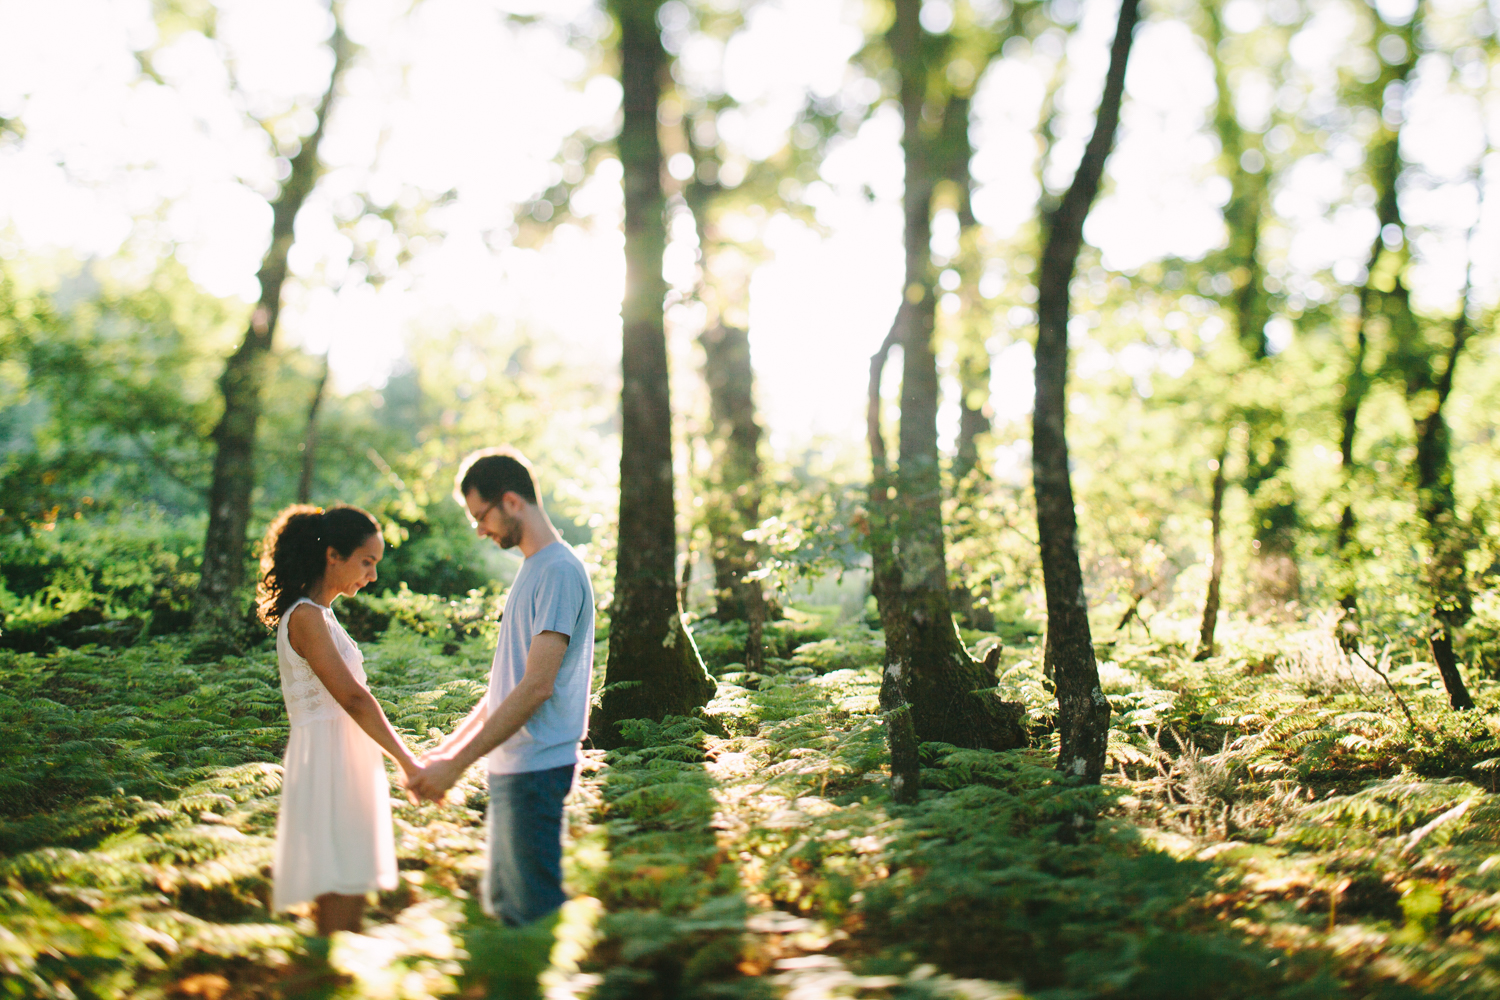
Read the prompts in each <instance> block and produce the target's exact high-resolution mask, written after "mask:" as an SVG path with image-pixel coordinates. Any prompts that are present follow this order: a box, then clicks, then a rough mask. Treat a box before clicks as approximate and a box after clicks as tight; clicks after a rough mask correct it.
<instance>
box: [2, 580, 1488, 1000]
mask: <svg viewBox="0 0 1500 1000" xmlns="http://www.w3.org/2000/svg"><path fill="white" fill-rule="evenodd" d="M487 600H488V598H484V597H483V595H476V596H475V597H473V598H471V599H470V601H469V602H467V603H466V602H462V601H461V602H439V601H431V600H427V601H423V600H418V599H416V598H415V597H414V596H411V595H406V596H399V597H398V598H395V599H392V600H388V601H387V602H386V603H385V604H379V603H374V602H371V603H370V605H369V607H367V608H362V609H361V611H362V612H363V611H368V612H370V613H371V615H372V616H374V615H386V616H388V617H386V618H385V619H384V620H383V621H382V620H380V619H379V618H378V617H372V618H371V619H369V621H367V622H366V623H365V624H366V625H368V626H369V627H370V629H371V633H370V634H371V635H372V636H373V637H372V638H370V639H368V640H367V641H366V642H365V645H364V648H365V650H366V654H367V659H366V664H367V668H368V670H369V673H370V677H371V682H372V687H373V689H374V690H375V692H376V693H377V695H378V696H379V697H380V698H381V699H382V702H383V703H384V704H385V706H386V709H387V712H388V713H389V714H390V716H391V718H392V721H393V722H394V723H395V724H396V725H397V726H398V727H399V728H401V729H402V730H403V731H404V732H405V733H406V734H407V735H408V738H409V739H411V740H412V741H413V742H414V743H416V744H418V745H422V744H424V743H425V742H426V741H429V740H431V739H432V738H433V737H434V736H435V735H437V734H438V733H440V732H441V731H443V730H445V729H446V728H447V727H449V726H451V725H452V724H453V723H454V722H455V721H456V720H457V718H458V717H459V716H460V715H461V714H462V713H463V712H465V711H466V710H467V709H468V708H469V707H470V706H471V705H472V704H473V701H474V700H475V699H476V698H477V697H479V695H480V693H481V692H482V690H483V684H484V678H485V676H486V673H487V665H488V661H489V656H490V645H489V643H490V641H491V639H490V636H489V634H488V631H489V626H488V625H487V622H488V621H489V619H488V618H486V617H484V615H483V611H484V609H485V608H488V607H489V606H488V605H485V604H484V602H485V601H487ZM482 605H483V607H481V606H482ZM476 610H478V611H479V612H480V614H479V615H478V616H476ZM350 612H351V616H350V617H351V619H352V618H353V617H354V615H355V614H356V613H355V612H354V609H353V608H352V607H351V608H350ZM377 626H378V628H383V629H384V631H378V628H377ZM742 628H743V626H737V625H736V624H735V623H730V624H728V625H719V624H717V623H708V622H700V623H699V624H698V632H699V642H700V647H701V648H703V650H704V653H705V659H706V660H708V661H709V662H710V664H711V667H712V669H713V670H714V672H715V673H716V675H717V676H718V679H719V691H718V695H717V697H716V699H715V700H714V702H713V703H712V704H711V705H710V706H709V707H708V710H707V712H706V715H705V716H704V717H702V718H672V719H667V720H665V721H663V722H661V723H649V722H640V723H634V724H630V725H628V726H627V727H626V735H627V737H628V741H627V745H626V746H624V747H622V748H620V749H618V750H613V751H610V752H609V753H603V752H598V751H587V752H586V756H587V760H586V763H585V765H584V767H583V769H582V776H581V780H580V782H579V786H578V789H577V791H576V793H575V795H574V796H573V798H572V799H571V800H570V803H569V808H568V825H569V837H568V849H567V854H566V859H565V863H566V867H567V873H568V879H569V882H570V884H571V885H572V887H573V888H574V890H575V891H576V892H578V893H579V894H580V897H579V898H578V899H576V900H575V901H574V902H573V903H570V904H569V905H568V907H566V908H565V910H564V912H563V914H562V915H561V916H560V918H559V919H558V920H556V921H554V922H551V923H549V924H548V925H546V926H542V927H536V928H530V929H527V930H523V931H515V930H509V929H506V928H503V927H501V926H499V925H498V924H496V923H495V922H493V921H492V920H490V919H489V918H487V917H484V916H483V915H482V914H481V913H480V910H479V905H478V878H479V873H480V869H481V865H482V848H483V838H484V829H483V810H484V807H485V792H484V787H483V776H482V775H481V774H479V773H478V771H475V772H473V773H471V774H470V775H468V776H466V777H465V778H464V780H463V781H462V782H461V784H460V785H459V786H458V788H457V789H455V792H454V793H453V794H452V795H451V796H450V801H449V802H448V803H447V804H444V805H442V806H432V805H424V806H421V807H415V806H411V805H409V804H405V803H402V804H400V805H398V807H397V809H396V811H395V816H396V824H397V836H398V857H399V862H400V867H401V869H402V877H401V882H400V885H399V887H398V888H397V889H396V890H394V891H392V892H390V893H385V894H382V896H381V898H380V900H379V905H378V907H377V908H376V910H375V912H374V915H373V918H372V921H371V924H370V926H369V927H368V928H367V933H365V934H362V935H339V936H336V937H335V938H334V939H333V941H332V942H331V943H330V942H325V941H320V940H318V939H316V938H313V937H310V936H309V933H310V931H311V929H312V928H311V924H310V922H309V921H308V920H307V919H306V918H305V917H303V916H287V915H275V914H271V913H270V912H268V908H267V904H268V900H269V889H270V883H269V862H270V848H271V838H272V835H273V832H274V823H275V810H276V805H277V794H278V789H279V779H280V771H279V767H278V766H277V763H276V762H277V761H278V760H279V757H280V754H281V752H282V749H283V747H284V745H285V740H286V736H287V729H286V722H285V719H284V711H283V709H282V707H281V704H280V696H279V690H278V682H277V676H276V670H275V663H274V653H273V652H272V651H271V650H270V648H269V647H268V646H262V647H258V648H255V649H252V650H251V651H250V652H248V653H246V654H245V655H242V656H218V657H214V658H209V659H205V654H204V649H205V646H204V644H202V643H196V644H195V643H193V642H190V641H189V640H188V639H187V638H180V639H178V638H166V639H146V640H144V641H142V642H140V643H138V644H136V645H134V646H130V647H127V648H121V649H115V648H108V647H104V646H84V647H82V648H79V649H72V650H66V649H65V650H59V651H56V652H53V653H48V654H31V653H17V652H13V651H5V652H0V729H3V731H0V787H3V789H4V792H5V794H4V796H3V798H0V802H3V805H0V884H3V887H4V888H3V889H0V972H3V976H0V982H3V984H4V986H3V991H4V992H5V993H6V994H7V995H11V996H24V997H32V996H34V997H67V996H76V997H127V996H131V997H136V996H139V997H179V996H212V997H217V998H220V1000H222V998H224V997H231V998H232V997H268V998H269V997H298V996H306V997H313V996H329V997H332V996H341V997H356V996H361V997H362V996H372V997H379V996H389V997H412V998H421V997H428V996H440V995H447V994H458V995H462V996H472V997H485V996H489V997H502V996H503V997H517V998H521V997H528V996H541V995H543V993H544V992H545V995H547V996H549V997H563V996H580V997H581V996H592V997H595V998H600V1000H607V998H674V997H726V998H734V997H752V998H759V997H780V996H795V997H799V998H800V997H822V996H830V997H833V996H837V997H857V998H890V997H966V998H971V1000H972V998H978V997H986V998H1006V997H1022V996H1025V997H1033V998H1042V1000H1064V998H1074V997H1079V998H1082V997H1095V996H1097V997H1106V996H1107V997H1125V998H1142V1000H1144V998H1157V997H1160V998H1167V997H1172V998H1177V997H1187V998H1191V997H1214V998H1216V1000H1217V998H1220V997H1223V998H1238V997H1243V998H1247V1000H1248V998H1251V997H1278V998H1294V997H1326V996H1349V997H1390V998H1396V997H1405V996H1443V997H1449V996H1453V997H1488V996H1493V995H1496V994H1497V993H1500V949H1497V948H1496V947H1495V946H1493V945H1492V944H1491V943H1490V942H1491V941H1492V940H1493V939H1494V938H1495V931H1496V930H1497V929H1500V926H1497V925H1500V793H1497V791H1496V787H1495V784H1496V778H1497V776H1500V775H1497V763H1500V748H1497V746H1496V742H1495V737H1496V732H1497V729H1496V723H1497V716H1496V711H1495V710H1496V706H1497V702H1500V690H1497V686H1496V685H1495V684H1494V683H1493V682H1490V681H1487V680H1485V679H1483V678H1479V677H1471V678H1470V679H1471V684H1472V687H1473V690H1474V694H1475V697H1476V700H1477V701H1478V702H1479V704H1480V708H1479V710H1478V711H1476V712H1472V713H1462V714H1459V713H1453V712H1451V711H1449V710H1448V709H1447V708H1446V703H1445V701H1444V699H1443V696H1442V692H1441V690H1440V687H1438V686H1435V680H1436V675H1435V673H1434V671H1433V669H1432V668H1431V667H1430V665H1427V664H1426V663H1424V662H1423V661H1422V660H1421V659H1420V658H1418V657H1415V656H1413V655H1411V654H1410V653H1409V652H1407V653H1392V654H1389V655H1385V656H1383V657H1382V655H1380V654H1381V653H1382V652H1388V651H1385V650H1366V651H1364V653H1365V655H1366V656H1367V657H1368V658H1369V661H1370V663H1372V664H1374V667H1375V668H1378V670H1376V669H1372V668H1371V667H1369V666H1367V665H1366V664H1365V663H1364V662H1363V661H1362V660H1360V659H1359V658H1357V657H1353V658H1351V657H1350V656H1349V655H1348V654H1344V653H1342V652H1341V651H1339V650H1338V647H1337V643H1335V642H1332V641H1331V635H1332V633H1331V631H1329V629H1328V628H1327V627H1326V623H1325V622H1321V621H1318V620H1314V621H1310V622H1307V623H1302V624H1297V625H1282V626H1263V625H1256V624H1253V623H1245V622H1234V623H1231V626H1230V627H1228V628H1226V629H1225V634H1224V635H1223V642H1224V653H1225V655H1223V656H1222V657H1219V658H1217V659H1214V660H1210V661H1206V662H1202V663H1194V662H1192V661H1191V660H1190V659H1189V657H1188V655H1187V653H1186V652H1185V650H1184V649H1183V648H1182V647H1181V646H1178V645H1174V644H1173V643H1171V642H1167V641H1161V640H1160V639H1157V638H1153V637H1152V634H1153V633H1154V634H1155V635H1156V636H1158V637H1159V636H1163V635H1169V634H1171V633H1172V628H1171V627H1170V623H1163V622H1161V621H1159V620H1154V621H1153V622H1152V630H1153V633H1144V630H1143V629H1138V630H1137V631H1136V632H1135V633H1132V632H1130V630H1128V629H1127V630H1126V631H1125V632H1123V633H1120V634H1118V635H1116V636H1112V637H1111V638H1112V639H1113V641H1112V642H1110V643H1108V644H1106V645H1102V646H1101V677H1102V681H1103V683H1104V687H1105V690H1106V692H1107V693H1108V695H1109V697H1110V700H1111V703H1112V705H1113V707H1114V710H1115V711H1114V715H1113V718H1112V723H1113V728H1112V731H1111V734H1110V743H1109V746H1110V762H1109V774H1108V777H1107V780H1106V783H1105V784H1104V786H1102V787H1094V788H1087V787H1077V786H1073V785H1070V784H1068V783H1067V782H1065V781H1063V780H1060V778H1059V776H1058V774H1057V772H1056V771H1055V770H1054V769H1053V768H1052V767H1051V762H1052V758H1053V749H1052V748H1051V747H1050V746H1049V740H1051V739H1053V738H1054V737H1052V736H1051V727H1052V725H1053V721H1054V720H1053V712H1054V707H1053V706H1054V702H1053V701H1052V696H1051V694H1050V686H1049V682H1048V680H1047V679H1046V678H1045V677H1044V676H1043V674H1042V672H1041V669H1040V664H1039V662H1038V661H1039V651H1038V650H1037V648H1036V643H1034V642H1030V641H1027V640H1026V638H1025V637H1022V638H1021V640H1020V641H1019V642H1018V644H1016V645H1005V646H1004V647H1003V648H1002V650H1001V655H1000V656H999V668H998V671H997V676H996V687H995V690H996V693H997V694H998V695H1000V696H1002V697H1006V698H1012V699H1017V700H1020V701H1022V702H1023V703H1025V705H1026V707H1027V711H1028V714H1029V717H1030V719H1031V724H1032V728H1033V732H1034V733H1035V734H1036V740H1035V745H1034V746H1033V747H1031V748H1029V749H1025V750H1019V751H1012V752H1009V753H991V752H988V751H977V750H966V749H959V748H955V747H950V746H944V745H938V744H927V745H924V746H923V747H922V758H923V770H922V786H923V787H922V795H921V800H920V801H919V802H918V803H917V804H916V805H913V806H906V807H897V806H895V805H894V804H892V803H891V801H890V799H889V796H888V795H887V792H886V783H887V779H888V756H887V752H886V747H885V738H884V732H883V729H882V724H881V719H880V715H879V708H878V687H879V661H880V656H881V642H880V636H879V633H878V632H874V631H871V630H870V628H869V627H868V625H867V624H866V623H864V622H852V623H851V622H840V621H838V620H837V619H836V618H835V617H834V616H833V615H831V614H830V615H820V614H817V613H813V612H797V613H795V614H793V615H792V616H789V618H788V619H786V620H785V621H782V622H778V623H773V625H772V630H773V633H774V635H773V640H774V645H773V649H774V653H775V655H773V656H771V657H768V659H767V663H766V665H765V668H764V669H763V670H761V671H759V672H750V671H747V670H745V668H744V667H743V664H742V662H741V660H740V657H739V652H738V651H740V650H742V649H743V635H742V634H738V633H739V630H740V629H742ZM1143 633H1144V634H1143ZM968 638H970V639H973V640H976V648H975V652H976V653H982V652H985V651H987V650H988V649H989V647H990V646H992V645H994V644H995V642H996V641H998V638H997V637H993V636H984V635H973V634H971V635H969V636H968ZM1381 674H1384V675H1385V677H1386V679H1388V680H1389V681H1390V684H1389V686H1387V684H1386V683H1385V681H1384V680H1382V679H1381V676H1380V675H1381ZM1392 689H1394V693H1393V690H1392ZM1398 699H1399V701H1398ZM1403 706H1404V710H1403ZM1406 712H1410V716H1411V717H1410V719H1408V718H1407V715H1406ZM393 794H394V790H393Z"/></svg>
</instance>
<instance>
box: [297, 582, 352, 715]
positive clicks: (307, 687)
mask: <svg viewBox="0 0 1500 1000" xmlns="http://www.w3.org/2000/svg"><path fill="white" fill-rule="evenodd" d="M300 604H311V605H312V606H313V607H315V608H317V609H318V610H319V611H320V612H321V613H322V615H323V620H324V621H326V622H327V623H328V631H329V633H330V634H332V636H333V644H334V647H335V648H336V649H337V650H338V651H339V655H340V656H342V657H343V658H344V663H345V664H346V665H347V666H348V667H349V672H350V673H351V674H353V675H354V679H355V680H356V681H358V682H359V683H360V685H361V686H366V687H367V686H368V684H367V678H366V677H365V658H364V654H362V653H361V652H360V651H359V647H358V646H357V645H355V644H354V640H353V639H351V638H349V633H348V632H345V631H344V626H343V625H341V624H339V620H338V619H337V618H335V617H334V614H333V609H332V608H325V607H323V606H322V605H321V604H319V603H317V602H316V601H312V600H309V599H308V598H306V597H304V598H302V599H301V600H299V601H298V602H297V603H296V604H293V605H292V606H291V607H290V608H287V610H286V614H284V615H282V616H281V623H280V624H279V625H277V627H276V665H277V667H278V668H279V669H280V671H281V696H282V697H283V698H284V699H286V712H287V715H288V716H290V717H291V721H292V725H293V726H301V725H306V724H307V723H309V722H322V721H324V720H326V719H337V718H340V717H342V716H343V714H344V710H343V708H342V707H340V705H339V703H338V702H337V701H335V700H334V698H333V695H331V694H329V693H328V689H327V688H326V687H324V686H323V682H322V681H320V680H318V675H317V674H315V673H313V669H312V667H311V666H310V665H308V662H307V661H306V660H304V659H303V658H302V657H301V656H300V655H299V654H298V653H297V651H296V650H295V649H293V648H292V642H291V639H290V638H288V636H287V623H288V622H289V621H291V618H292V612H293V611H294V610H296V608H297V606H298V605H300Z"/></svg>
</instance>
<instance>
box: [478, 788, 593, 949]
mask: <svg viewBox="0 0 1500 1000" xmlns="http://www.w3.org/2000/svg"><path fill="white" fill-rule="evenodd" d="M573 771H574V765H572V764H567V765H565V766H563V767H554V768H549V769H548V770H545V771H525V772H522V773H521V774H491V775H490V808H489V816H488V818H487V825H488V827H489V843H488V845H487V855H488V857H487V858H486V861H487V862H488V864H487V865H486V870H485V876H484V883H483V886H482V887H481V890H480V891H481V892H482V894H483V897H482V902H483V904H484V909H485V912H486V913H488V914H490V915H491V916H494V917H499V918H500V919H501V920H503V921H505V923H507V924H509V925H510V926H512V927H519V926H520V925H522V924H529V923H531V922H532V921H533V920H539V919H541V918H542V917H545V916H546V915H547V914H549V913H551V912H552V911H553V910H555V909H557V908H558V907H559V906H561V905H563V903H565V902H567V900H568V894H567V893H566V892H564V891H563V887H562V822H563V799H564V798H566V797H567V795H568V791H569V789H571V788H572V787H573Z"/></svg>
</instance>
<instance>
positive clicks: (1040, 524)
mask: <svg viewBox="0 0 1500 1000" xmlns="http://www.w3.org/2000/svg"><path fill="white" fill-rule="evenodd" d="M1139 16H1140V0H1121V3H1120V15H1119V21H1118V23H1117V25H1116V28H1115V38H1114V43H1113V45H1112V46H1111V50H1110V59H1109V71H1108V73H1107V75H1106V76H1105V81H1104V94H1103V96H1102V97H1101V98H1100V101H1099V114H1098V118H1097V120H1096V121H1095V123H1094V132H1093V135H1091V136H1090V137H1089V141H1088V145H1087V146H1086V147H1085V148H1084V152H1083V159H1082V160H1081V161H1080V162H1079V164H1078V170H1077V172H1076V173H1075V174H1074V175H1073V182H1072V184H1071V185H1069V187H1068V191H1067V193H1066V194H1064V195H1063V199H1062V202H1061V203H1060V204H1059V205H1058V207H1057V209H1056V211H1054V212H1053V213H1051V215H1050V217H1049V218H1048V219H1047V220H1046V222H1047V226H1046V230H1047V238H1046V245H1045V247H1044V249H1043V251H1042V260H1041V268H1040V273H1039V275H1038V278H1037V343H1036V405H1035V410H1034V411H1033V414H1032V476H1033V482H1034V485H1035V491H1036V507H1037V530H1038V534H1039V537H1040V539H1041V556H1042V577H1043V581H1044V583H1045V587H1046V594H1047V644H1048V646H1049V647H1050V649H1051V653H1052V658H1053V669H1054V671H1055V679H1056V683H1057V705H1058V715H1057V728H1058V733H1059V735H1060V737H1061V747H1060V751H1059V754H1058V761H1057V766H1058V770H1060V771H1062V772H1064V773H1065V774H1068V775H1072V776H1075V777H1077V778H1080V779H1082V780H1083V781H1084V782H1087V783H1090V784H1097V783H1098V782H1099V777H1100V775H1101V774H1102V773H1103V771H1104V760H1105V755H1106V747H1107V741H1108V736H1109V712H1110V709H1109V699H1108V698H1106V697H1104V692H1103V690H1101V689H1100V687H1099V670H1098V666H1097V664H1096V663H1095V660H1094V642H1093V636H1092V635H1091V634H1090V631H1089V617H1088V598H1087V596H1086V595H1085V594H1084V591H1083V572H1082V569H1081V568H1080V566H1079V561H1078V522H1077V517H1076V515H1075V512H1074V509H1073V484H1072V481H1071V480H1070V478H1069V474H1068V438H1067V430H1066V417H1067V384H1068V312H1069V301H1068V285H1069V284H1070V283H1071V282H1072V280H1073V272H1074V270H1075V269H1076V268H1077V265H1078V251H1079V249H1080V248H1081V246H1082V244H1083V222H1084V219H1085V218H1086V217H1087V216H1088V212H1089V208H1090V207H1091V206H1092V205H1093V202H1094V198H1095V197H1096V196H1097V194H1098V192H1099V184H1100V181H1101V180H1102V178H1103V175H1104V162H1105V160H1106V159H1107V158H1108V157H1109V153H1110V149H1111V148H1112V147H1113V145H1114V139H1115V132H1116V131H1117V129H1118V126H1119V121H1120V104H1121V101H1122V100H1123V98H1124V94H1125V65H1126V62H1127V60H1128V59H1129V58H1130V45H1131V41H1132V39H1133V37H1134V34H1135V26H1136V22H1137V20H1138V18H1139Z"/></svg>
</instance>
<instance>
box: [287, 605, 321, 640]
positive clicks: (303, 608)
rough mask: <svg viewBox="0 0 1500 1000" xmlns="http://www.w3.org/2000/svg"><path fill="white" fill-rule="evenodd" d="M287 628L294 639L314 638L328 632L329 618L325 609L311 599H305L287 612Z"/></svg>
mask: <svg viewBox="0 0 1500 1000" xmlns="http://www.w3.org/2000/svg"><path fill="white" fill-rule="evenodd" d="M286 630H287V631H288V632H289V633H291V636H292V638H293V639H300V638H303V637H307V638H312V637H313V636H315V635H318V634H320V633H321V634H323V635H327V634H328V619H327V618H326V617H324V615H323V609H322V608H321V607H319V606H318V605H316V604H313V603H311V602H310V601H303V602H302V603H301V604H298V605H297V606H296V607H294V608H292V610H290V611H288V612H287V621H286Z"/></svg>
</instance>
